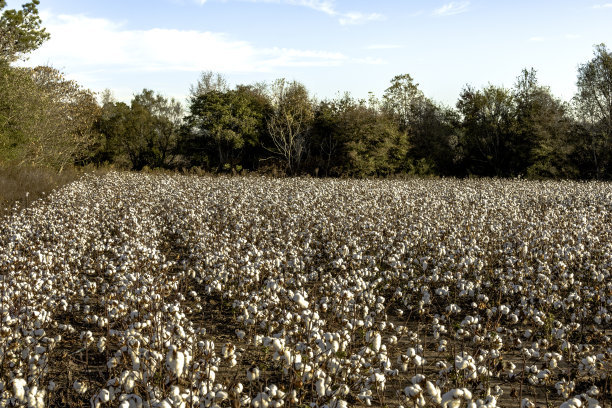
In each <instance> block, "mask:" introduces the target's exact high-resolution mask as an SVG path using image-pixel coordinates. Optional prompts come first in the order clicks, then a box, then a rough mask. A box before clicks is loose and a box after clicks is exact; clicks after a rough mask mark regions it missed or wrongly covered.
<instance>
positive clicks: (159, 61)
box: [28, 12, 379, 78]
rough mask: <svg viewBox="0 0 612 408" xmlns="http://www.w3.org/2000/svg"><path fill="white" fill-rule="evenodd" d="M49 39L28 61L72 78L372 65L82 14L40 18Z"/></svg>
mask: <svg viewBox="0 0 612 408" xmlns="http://www.w3.org/2000/svg"><path fill="white" fill-rule="evenodd" d="M42 17H43V18H44V21H45V27H46V29H47V30H48V31H49V33H50V34H51V39H50V40H49V41H48V42H46V43H45V44H44V45H43V46H42V47H41V48H40V49H39V50H37V51H35V52H34V53H33V54H32V56H31V58H30V61H28V64H29V65H34V64H46V63H49V62H52V63H53V64H54V65H56V66H59V67H61V68H62V69H65V70H67V71H69V72H70V73H71V74H72V75H73V77H78V76H81V77H87V78H93V77H96V76H98V77H99V74H100V72H126V71H130V72H158V71H165V72H172V71H178V72H180V71H182V72H191V71H192V72H199V71H202V70H213V71H219V72H224V73H255V72H273V71H275V70H277V69H280V68H283V67H298V66H302V67H329V66H341V65H345V64H377V63H379V61H376V60H372V61H368V60H361V59H355V58H351V57H349V56H347V55H345V54H343V53H341V52H329V51H321V50H303V49H288V48H276V47H270V48H260V47H256V46H254V45H252V44H251V43H249V42H248V41H241V40H236V39H233V38H231V37H230V36H228V35H226V34H224V33H216V32H209V31H195V30H176V29H160V28H154V29H149V30H130V29H127V28H125V25H124V24H121V23H116V22H113V21H110V20H107V19H102V18H91V17H87V16H83V15H53V14H50V13H48V12H45V13H44V14H43V16H42Z"/></svg>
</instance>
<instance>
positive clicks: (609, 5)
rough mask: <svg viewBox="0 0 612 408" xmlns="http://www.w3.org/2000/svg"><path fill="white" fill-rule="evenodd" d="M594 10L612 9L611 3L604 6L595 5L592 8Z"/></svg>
mask: <svg viewBox="0 0 612 408" xmlns="http://www.w3.org/2000/svg"><path fill="white" fill-rule="evenodd" d="M593 8H594V9H606V8H612V3H605V4H595V5H594V6H593Z"/></svg>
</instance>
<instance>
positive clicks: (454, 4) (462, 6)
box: [433, 1, 470, 17]
mask: <svg viewBox="0 0 612 408" xmlns="http://www.w3.org/2000/svg"><path fill="white" fill-rule="evenodd" d="M469 6H470V2H469V1H451V2H450V3H447V4H445V5H443V6H442V7H440V8H437V9H435V10H434V11H433V15H434V16H440V17H441V16H452V15H455V14H460V13H465V12H466V11H467V9H468V7H469Z"/></svg>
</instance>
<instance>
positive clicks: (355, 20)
mask: <svg viewBox="0 0 612 408" xmlns="http://www.w3.org/2000/svg"><path fill="white" fill-rule="evenodd" d="M384 19H385V17H384V16H383V15H382V14H378V13H370V14H364V13H358V12H350V13H345V14H340V15H339V18H338V22H340V24H341V25H355V24H363V23H366V22H368V21H380V20H384Z"/></svg>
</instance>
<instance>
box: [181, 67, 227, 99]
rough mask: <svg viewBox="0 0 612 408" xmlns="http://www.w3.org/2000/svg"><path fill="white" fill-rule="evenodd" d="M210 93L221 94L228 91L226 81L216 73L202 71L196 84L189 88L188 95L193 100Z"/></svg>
mask: <svg viewBox="0 0 612 408" xmlns="http://www.w3.org/2000/svg"><path fill="white" fill-rule="evenodd" d="M211 91H217V92H221V93H223V92H227V91H229V86H228V84H227V79H226V78H225V77H224V76H223V75H222V74H220V73H218V72H213V71H203V72H202V73H201V74H200V78H198V82H197V83H196V84H195V85H191V87H190V88H189V95H190V97H191V98H192V99H195V98H197V97H198V96H202V95H204V94H206V93H208V92H211Z"/></svg>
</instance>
